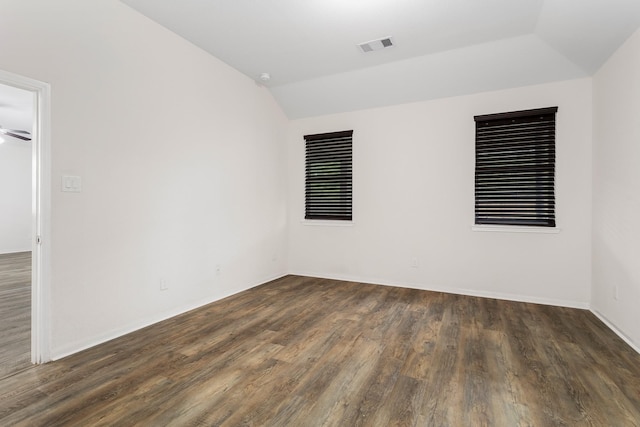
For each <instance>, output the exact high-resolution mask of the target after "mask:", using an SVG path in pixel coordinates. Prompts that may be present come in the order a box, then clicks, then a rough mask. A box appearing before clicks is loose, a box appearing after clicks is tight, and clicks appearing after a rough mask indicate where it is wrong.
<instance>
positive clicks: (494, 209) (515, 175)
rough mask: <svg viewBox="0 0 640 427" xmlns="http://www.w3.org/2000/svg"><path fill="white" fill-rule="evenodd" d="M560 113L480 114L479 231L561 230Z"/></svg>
mask: <svg viewBox="0 0 640 427" xmlns="http://www.w3.org/2000/svg"><path fill="white" fill-rule="evenodd" d="M557 111H558V107H549V108H537V109H531V110H520V111H511V112H507V113H497V114H487V115H480V116H474V121H475V124H476V126H475V127H476V129H475V159H474V160H475V171H474V200H475V206H474V224H475V225H474V227H473V229H474V230H476V231H486V229H488V230H492V231H493V230H496V231H500V229H502V230H509V231H535V230H540V231H543V232H544V231H547V232H548V231H549V230H555V229H556V227H557V217H556V213H557V212H556V177H555V175H556V143H557V138H556V123H557V120H556V114H557ZM483 229H484V230H483Z"/></svg>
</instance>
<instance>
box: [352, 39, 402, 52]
mask: <svg viewBox="0 0 640 427" xmlns="http://www.w3.org/2000/svg"><path fill="white" fill-rule="evenodd" d="M392 46H394V43H393V39H392V38H391V37H385V38H382V39H378V40H371V41H369V42H366V43H360V44H359V45H358V47H359V48H360V50H362V51H363V52H364V53H367V52H373V51H374V50H382V49H384V48H386V47H392Z"/></svg>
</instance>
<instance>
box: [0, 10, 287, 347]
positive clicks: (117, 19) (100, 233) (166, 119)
mask: <svg viewBox="0 0 640 427" xmlns="http://www.w3.org/2000/svg"><path fill="white" fill-rule="evenodd" d="M2 16H3V17H2V18H0V19H1V22H2V25H0V40H2V43H0V69H3V70H6V71H9V72H13V73H17V74H21V75H25V76H27V77H31V78H34V79H37V80H41V81H45V82H49V83H50V84H51V88H52V174H53V177H52V179H53V182H52V193H53V194H52V210H53V212H52V230H53V235H52V236H51V239H52V251H53V255H52V275H53V277H52V301H51V304H52V319H51V325H52V336H51V339H52V353H53V355H54V356H60V355H63V354H66V353H69V352H73V351H76V350H78V349H80V348H82V347H85V346H89V345H92V344H95V343H97V342H100V341H102V340H105V339H108V338H111V337H114V336H116V335H119V334H122V333H124V332H127V331H130V330H132V329H135V328H138V327H140V326H143V325H146V324H148V323H150V322H154V321H157V320H160V319H162V318H165V317H168V316H170V315H172V314H176V313H178V312H181V311H184V310H186V309H188V308H191V307H195V306H198V305H201V304H203V303H206V302H209V301H212V300H216V299H219V298H221V297H224V296H226V295H229V294H232V293H235V292H238V291H241V290H243V289H246V288H248V287H250V286H253V285H256V284H258V283H262V282H264V281H266V280H268V279H271V278H274V277H277V276H281V275H283V274H285V273H286V259H285V257H286V250H285V249H286V247H285V245H286V226H285V224H286V188H285V187H286V184H285V171H284V169H285V167H284V165H285V160H284V159H285V154H286V153H285V151H284V149H283V144H282V140H283V139H284V138H285V133H286V126H287V121H286V118H285V117H284V115H283V113H282V112H281V110H280V109H279V107H278V106H277V105H276V103H275V102H274V100H273V98H272V97H271V95H270V94H269V92H268V91H267V90H266V89H264V88H261V87H258V86H257V85H256V84H255V83H254V82H253V81H251V80H250V79H248V78H247V77H245V76H243V75H241V74H240V73H238V72H237V71H235V70H233V69H231V68H230V67H228V66H226V65H225V64H223V63H222V62H220V61H219V60H217V59H215V58H213V57H211V56H210V55H209V54H207V53H205V52H204V51H202V50H200V49H198V48H196V47H195V46H193V45H191V44H189V43H188V42H186V41H185V40H183V39H182V38H180V37H178V36H176V35H175V34H173V33H171V32H169V31H168V30H166V29H164V28H163V27H161V26H159V25H158V24H156V23H154V22H152V21H150V20H149V19H147V18H145V17H143V16H142V15H140V14H138V13H137V12H135V11H133V10H132V9H130V8H128V7H127V6H125V5H123V4H122V3H120V2H118V1H116V0H97V1H91V2H87V1H85V0H58V1H55V2H51V1H49V0H32V1H28V2H25V1H23V0H4V1H3V2H2ZM64 174H71V175H80V176H81V177H82V180H83V181H82V188H83V191H82V192H81V193H62V192H61V191H60V179H61V176H62V175H64ZM216 266H220V271H219V272H218V271H217V268H216ZM161 279H163V280H166V283H167V284H168V287H169V289H168V290H166V291H161V290H160V280H161Z"/></svg>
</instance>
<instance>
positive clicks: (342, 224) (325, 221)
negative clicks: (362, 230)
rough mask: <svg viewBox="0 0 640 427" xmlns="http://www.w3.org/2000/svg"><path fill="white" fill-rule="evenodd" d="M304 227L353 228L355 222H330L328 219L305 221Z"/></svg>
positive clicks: (303, 222) (303, 221)
mask: <svg viewBox="0 0 640 427" xmlns="http://www.w3.org/2000/svg"><path fill="white" fill-rule="evenodd" d="M300 223H302V225H310V226H318V227H353V221H341V220H328V219H303V220H302V221H300Z"/></svg>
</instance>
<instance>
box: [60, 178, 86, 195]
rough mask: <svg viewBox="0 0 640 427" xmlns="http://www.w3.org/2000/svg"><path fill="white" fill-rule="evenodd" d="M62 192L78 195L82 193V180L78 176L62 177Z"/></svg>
mask: <svg viewBox="0 0 640 427" xmlns="http://www.w3.org/2000/svg"><path fill="white" fill-rule="evenodd" d="M62 191H65V192H69V193H79V192H80V191H82V179H81V178H80V177H79V176H72V175H63V176H62Z"/></svg>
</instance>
